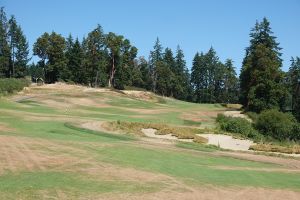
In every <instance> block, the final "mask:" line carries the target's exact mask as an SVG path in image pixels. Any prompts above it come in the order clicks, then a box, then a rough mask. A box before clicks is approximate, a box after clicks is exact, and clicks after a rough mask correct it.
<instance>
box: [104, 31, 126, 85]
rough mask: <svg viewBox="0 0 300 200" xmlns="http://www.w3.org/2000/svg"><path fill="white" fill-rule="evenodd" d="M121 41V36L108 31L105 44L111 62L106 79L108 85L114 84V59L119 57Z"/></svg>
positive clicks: (116, 59)
mask: <svg viewBox="0 0 300 200" xmlns="http://www.w3.org/2000/svg"><path fill="white" fill-rule="evenodd" d="M122 41H123V36H118V35H116V34H115V33H112V32H109V33H108V35H107V37H106V45H107V47H108V49H109V57H110V62H111V67H110V70H109V80H108V87H113V86H114V83H113V81H114V75H115V73H116V65H117V64H118V63H116V61H120V60H118V58H120V49H121V45H122Z"/></svg>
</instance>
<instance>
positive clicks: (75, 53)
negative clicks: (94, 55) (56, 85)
mask: <svg viewBox="0 0 300 200" xmlns="http://www.w3.org/2000/svg"><path fill="white" fill-rule="evenodd" d="M69 39H70V38H69ZM69 39H68V40H67V41H69V42H67V48H70V49H69V50H68V51H67V53H66V56H67V59H68V69H69V71H70V73H71V77H70V79H71V80H72V81H74V82H75V83H79V84H87V83H88V80H87V75H86V68H85V66H84V63H83V60H84V52H83V49H82V48H81V45H80V42H79V40H78V38H76V40H75V42H74V43H73V42H72V43H70V42H71V40H69ZM68 44H69V45H68Z"/></svg>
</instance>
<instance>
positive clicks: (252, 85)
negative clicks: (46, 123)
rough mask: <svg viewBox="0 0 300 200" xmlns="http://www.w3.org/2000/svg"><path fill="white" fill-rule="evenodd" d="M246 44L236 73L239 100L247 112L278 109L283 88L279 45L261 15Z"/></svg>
mask: <svg viewBox="0 0 300 200" xmlns="http://www.w3.org/2000/svg"><path fill="white" fill-rule="evenodd" d="M250 37H251V40H250V46H249V47H248V48H247V49H246V56H245V58H244V61H243V66H242V70H241V74H240V88H241V103H242V104H243V106H244V107H245V108H246V109H247V110H250V111H255V112H261V111H262V110H265V109H270V108H280V106H281V105H280V104H281V102H282V98H284V96H285V94H284V92H285V90H284V88H283V86H282V84H281V82H282V78H283V77H282V72H281V70H280V67H281V65H282V60H281V58H280V56H281V53H280V50H281V48H280V47H279V43H277V42H276V37H275V36H273V32H272V31H271V28H270V23H269V21H268V20H267V19H266V18H264V19H263V21H262V22H261V23H258V22H257V23H256V24H255V27H254V28H253V29H252V30H251V33H250Z"/></svg>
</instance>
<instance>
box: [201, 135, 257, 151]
mask: <svg viewBox="0 0 300 200" xmlns="http://www.w3.org/2000/svg"><path fill="white" fill-rule="evenodd" d="M199 136H201V137H205V138H207V139H208V144H213V145H216V146H220V147H221V148H223V149H230V150H239V151H248V150H249V148H250V146H251V145H253V144H254V143H253V142H252V141H251V140H240V139H235V138H233V137H232V136H229V135H221V134H199Z"/></svg>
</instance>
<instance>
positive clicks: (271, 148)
mask: <svg viewBox="0 0 300 200" xmlns="http://www.w3.org/2000/svg"><path fill="white" fill-rule="evenodd" d="M250 149H251V150H254V151H267V152H280V153H287V154H300V145H299V144H294V145H293V144H287V145H286V146H283V145H277V144H272V143H269V144H256V145H252V146H251V147H250Z"/></svg>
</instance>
